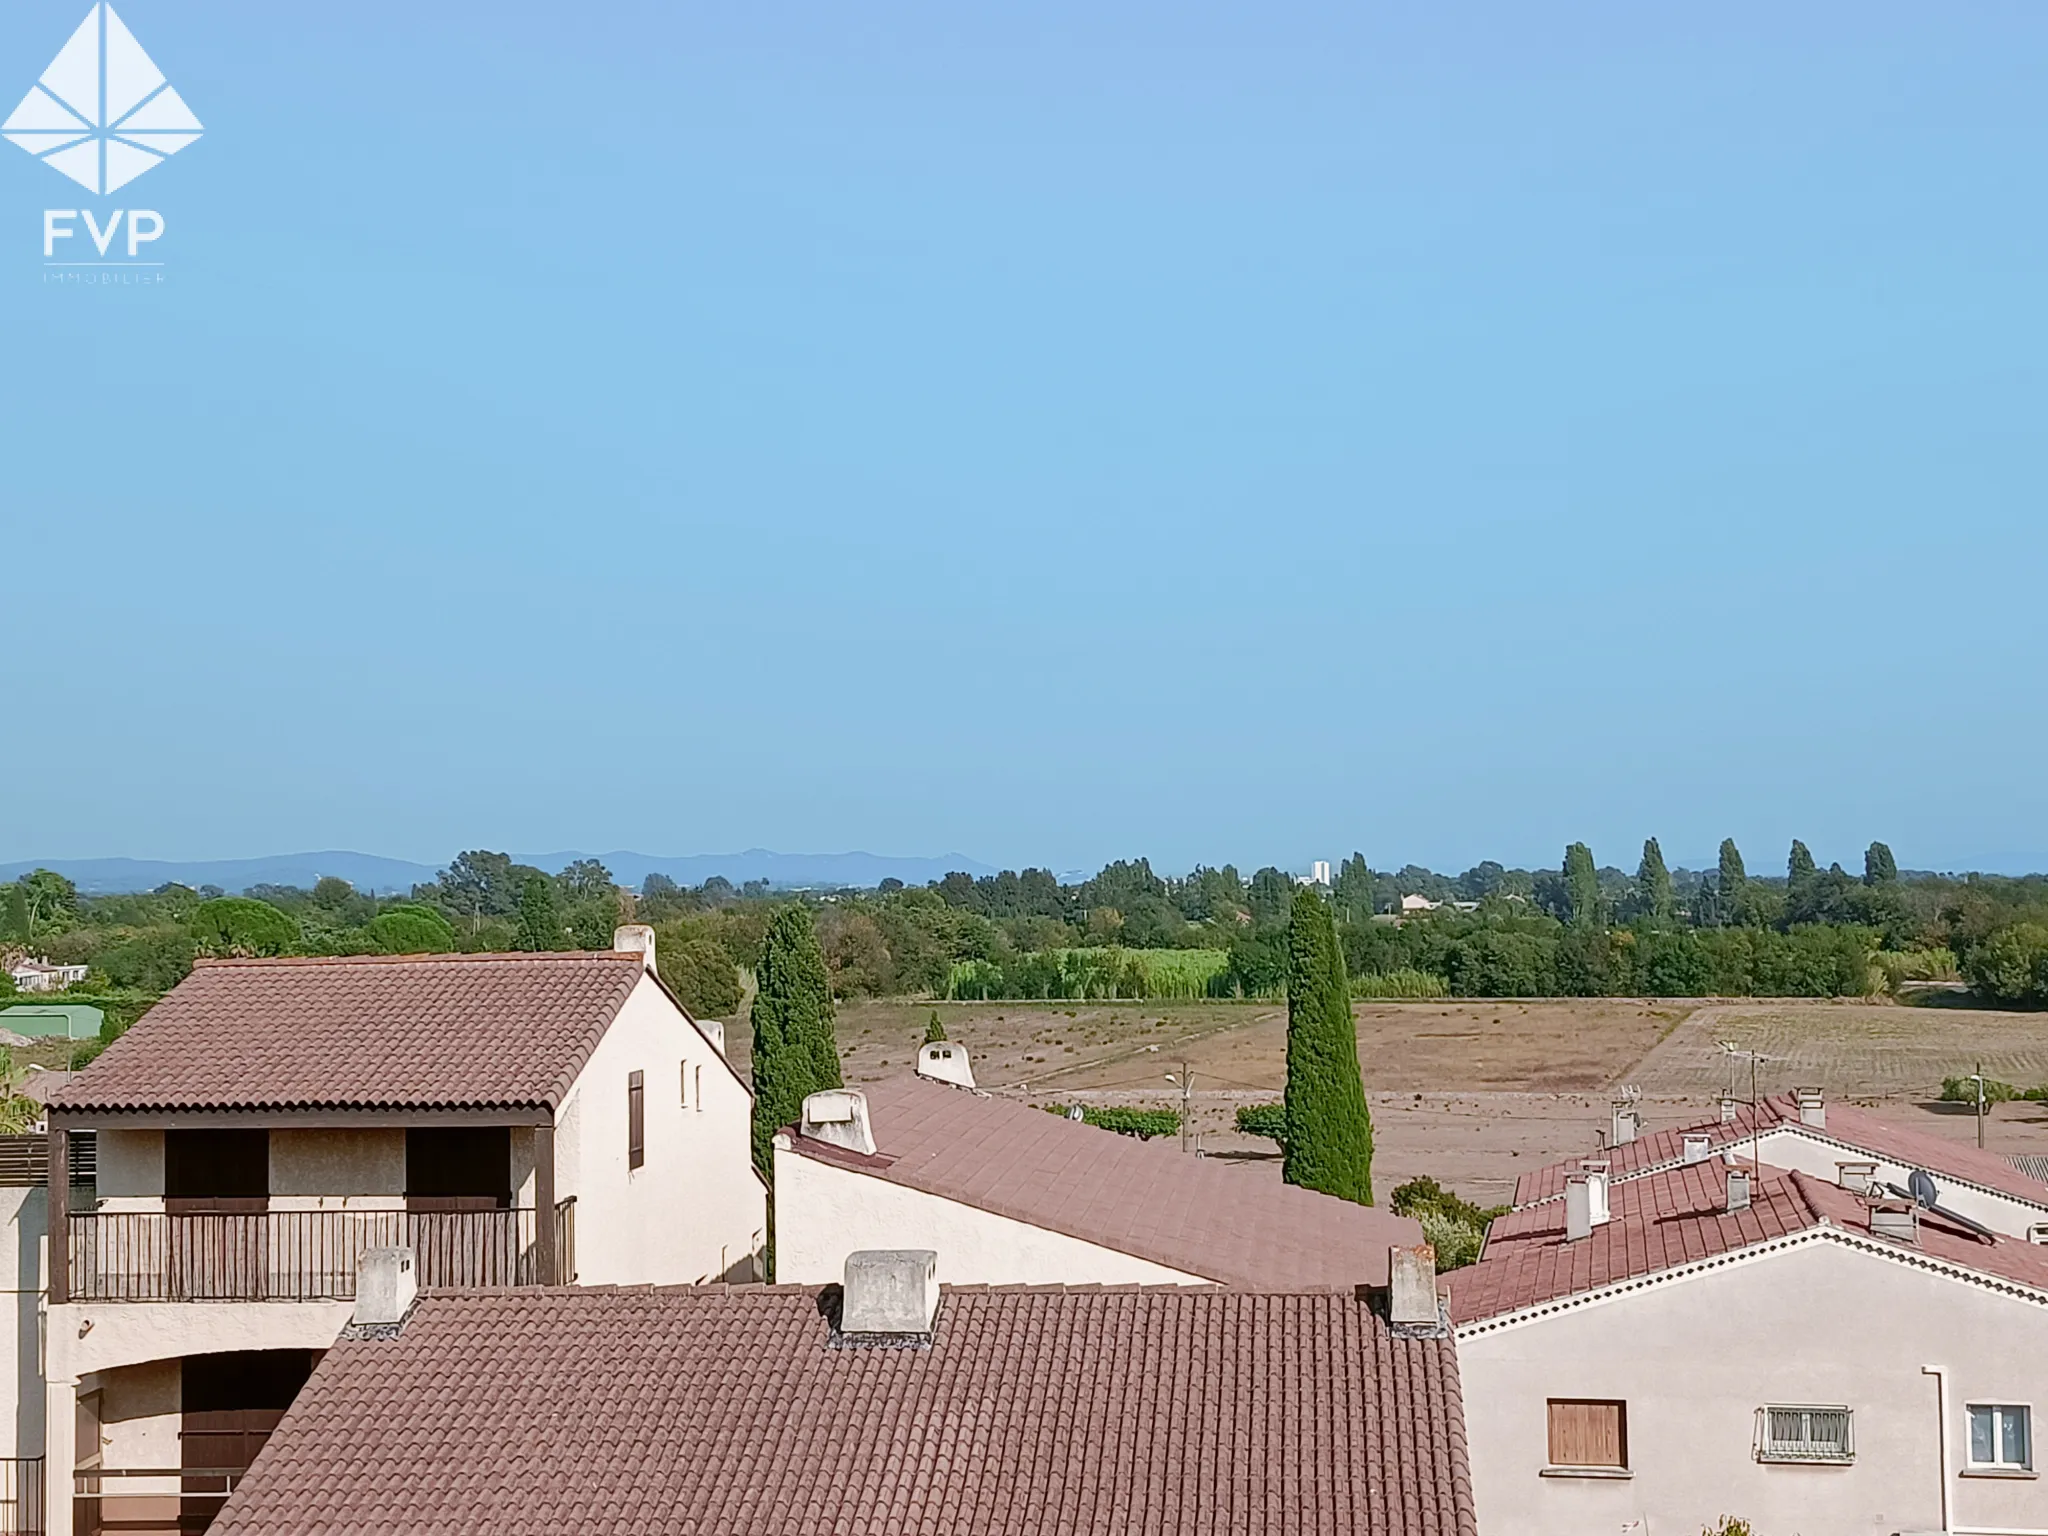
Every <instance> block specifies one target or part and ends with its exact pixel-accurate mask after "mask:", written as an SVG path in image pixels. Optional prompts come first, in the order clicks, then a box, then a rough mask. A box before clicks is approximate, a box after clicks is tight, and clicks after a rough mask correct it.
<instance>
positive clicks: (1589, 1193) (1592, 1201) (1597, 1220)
mask: <svg viewBox="0 0 2048 1536" xmlns="http://www.w3.org/2000/svg"><path fill="white" fill-rule="evenodd" d="M1612 1168H1613V1165H1612V1164H1610V1163H1609V1162H1608V1161H1607V1160H1606V1159H1605V1158H1599V1157H1589V1158H1587V1159H1586V1160H1585V1161H1584V1162H1582V1163H1580V1164H1579V1171H1580V1172H1581V1173H1583V1174H1585V1176H1586V1197H1587V1204H1588V1206H1589V1207H1590V1211H1591V1215H1590V1220H1591V1221H1592V1223H1593V1225H1594V1226H1596V1227H1604V1226H1606V1225H1607V1222H1608V1220H1609V1217H1610V1211H1609V1208H1608V1203H1607V1196H1608V1191H1609V1189H1610V1187H1611V1186H1612V1184H1613V1182H1614V1175H1613V1172H1612Z"/></svg>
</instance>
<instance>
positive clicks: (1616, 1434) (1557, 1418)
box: [1550, 1397, 1628, 1467]
mask: <svg viewBox="0 0 2048 1536" xmlns="http://www.w3.org/2000/svg"><path fill="white" fill-rule="evenodd" d="M1550 1464H1551V1465H1552V1466H1553V1467H1625V1466H1627V1465H1628V1405H1627V1404H1626V1403H1615V1402H1599V1401H1594V1400H1591V1399H1587V1398H1559V1397H1553V1398H1552V1399H1551V1400H1550Z"/></svg>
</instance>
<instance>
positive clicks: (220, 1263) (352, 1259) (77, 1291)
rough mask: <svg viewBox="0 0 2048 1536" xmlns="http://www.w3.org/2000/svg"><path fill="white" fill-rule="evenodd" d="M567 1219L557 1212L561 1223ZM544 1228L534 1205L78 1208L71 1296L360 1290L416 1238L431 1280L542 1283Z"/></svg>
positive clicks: (305, 1295)
mask: <svg viewBox="0 0 2048 1536" xmlns="http://www.w3.org/2000/svg"><path fill="white" fill-rule="evenodd" d="M561 1227H562V1219H561V1217H560V1215H559V1213H558V1214H557V1219H556V1230H557V1232H558V1233H559V1232H560V1231H561ZM535 1230H536V1224H535V1220H534V1212H533V1211H532V1210H531V1209H521V1210H494V1211H434V1212H425V1211H260V1212H253V1213H250V1214H248V1215H175V1216H173V1215H165V1214H163V1213H161V1212H156V1211H102V1212H98V1213H96V1214H93V1215H86V1216H73V1217H71V1218H70V1222H69V1235H70V1245H69V1246H70V1264H69V1271H68V1272H69V1275H70V1290H69V1295H70V1298H71V1299H72V1300H74V1301H350V1300H353V1299H354V1297H355V1294H356V1270H357V1268H358V1266H359V1265H360V1264H361V1263H362V1257H363V1254H364V1253H365V1252H367V1251H368V1250H369V1249H372V1248H398V1247H404V1248H410V1249H412V1251H413V1255H414V1265H415V1271H414V1272H415V1273H416V1274H417V1275H418V1277H419V1284H420V1286H421V1288H422V1289H426V1288H433V1289H439V1290H463V1289H477V1288H484V1287H499V1286H512V1285H537V1284H539V1283H540V1282H541V1280H542V1278H543V1277H542V1275H541V1273H540V1260H539V1254H538V1251H537V1249H536V1245H535ZM556 1252H557V1254H559V1253H560V1243H559V1239H558V1241H557V1245H556ZM557 1262H558V1263H559V1259H558V1261H557Z"/></svg>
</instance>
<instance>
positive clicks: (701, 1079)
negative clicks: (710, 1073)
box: [697, 1067, 704, 1115]
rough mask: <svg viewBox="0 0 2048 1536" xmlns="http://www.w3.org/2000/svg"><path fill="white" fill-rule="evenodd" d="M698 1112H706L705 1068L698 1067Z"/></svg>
mask: <svg viewBox="0 0 2048 1536" xmlns="http://www.w3.org/2000/svg"><path fill="white" fill-rule="evenodd" d="M697 1113H698V1114H700V1115H701V1114H703V1113H704V1069H703V1068H702V1067H699V1068H697Z"/></svg>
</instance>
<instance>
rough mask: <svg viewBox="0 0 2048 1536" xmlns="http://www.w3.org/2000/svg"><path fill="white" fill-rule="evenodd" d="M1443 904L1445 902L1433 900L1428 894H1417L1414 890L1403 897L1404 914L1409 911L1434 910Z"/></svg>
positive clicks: (1402, 907) (1402, 908) (1402, 909)
mask: <svg viewBox="0 0 2048 1536" xmlns="http://www.w3.org/2000/svg"><path fill="white" fill-rule="evenodd" d="M1442 905H1443V903H1442V902H1440V901H1431V900H1430V899H1429V898H1428V897H1427V896H1417V895H1415V894H1414V893H1413V892H1410V893H1409V894H1408V895H1406V896H1403V897H1402V898H1401V911H1402V912H1403V913H1404V914H1405V913H1409V912H1434V911H1435V910H1436V909H1437V908H1438V907H1440V906H1442Z"/></svg>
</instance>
